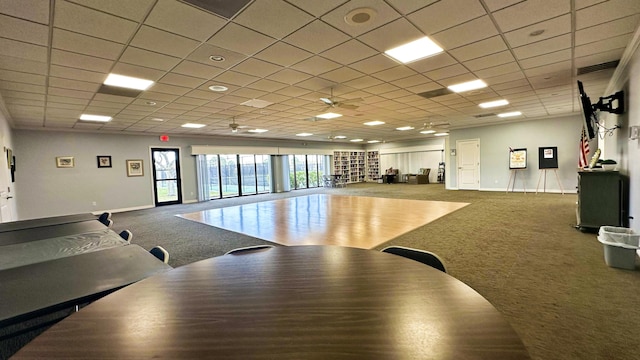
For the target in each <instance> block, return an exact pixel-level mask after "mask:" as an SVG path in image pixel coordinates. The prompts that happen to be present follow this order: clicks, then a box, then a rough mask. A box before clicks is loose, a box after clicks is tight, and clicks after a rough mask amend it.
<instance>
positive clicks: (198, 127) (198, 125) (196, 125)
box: [181, 123, 206, 129]
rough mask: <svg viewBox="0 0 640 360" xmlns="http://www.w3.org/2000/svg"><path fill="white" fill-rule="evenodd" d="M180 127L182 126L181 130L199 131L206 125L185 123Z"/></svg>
mask: <svg viewBox="0 0 640 360" xmlns="http://www.w3.org/2000/svg"><path fill="white" fill-rule="evenodd" d="M181 126H182V127H183V128H190V129H200V128H203V127H205V126H206V125H204V124H193V123H186V124H182V125H181Z"/></svg>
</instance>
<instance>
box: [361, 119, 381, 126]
mask: <svg viewBox="0 0 640 360" xmlns="http://www.w3.org/2000/svg"><path fill="white" fill-rule="evenodd" d="M364 124H365V125H367V126H376V125H382V124H384V121H379V120H375V121H369V122H366V123H364Z"/></svg>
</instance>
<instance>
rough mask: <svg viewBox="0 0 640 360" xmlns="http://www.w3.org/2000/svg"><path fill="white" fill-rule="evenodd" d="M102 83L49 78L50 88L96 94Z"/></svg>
mask: <svg viewBox="0 0 640 360" xmlns="http://www.w3.org/2000/svg"><path fill="white" fill-rule="evenodd" d="M100 85H102V84H100V83H91V82H85V81H77V80H70V79H62V78H57V77H53V76H51V77H49V86H51V87H57V88H64V89H72V90H82V91H88V92H96V91H98V88H99V87H100Z"/></svg>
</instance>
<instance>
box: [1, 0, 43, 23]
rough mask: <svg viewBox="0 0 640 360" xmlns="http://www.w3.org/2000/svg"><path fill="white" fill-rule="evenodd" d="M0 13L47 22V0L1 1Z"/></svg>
mask: <svg viewBox="0 0 640 360" xmlns="http://www.w3.org/2000/svg"><path fill="white" fill-rule="evenodd" d="M0 13H3V14H7V15H10V16H13V17H18V18H21V19H25V20H30V21H35V22H38V23H41V24H45V25H48V24H49V2H47V1H39V0H24V1H2V2H0Z"/></svg>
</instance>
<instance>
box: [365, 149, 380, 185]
mask: <svg viewBox="0 0 640 360" xmlns="http://www.w3.org/2000/svg"><path fill="white" fill-rule="evenodd" d="M366 169H367V178H366V179H365V181H377V180H378V178H379V177H380V153H379V152H378V151H367V166H366Z"/></svg>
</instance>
